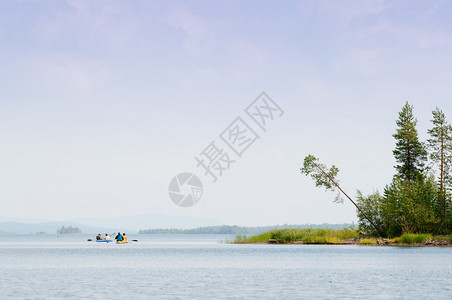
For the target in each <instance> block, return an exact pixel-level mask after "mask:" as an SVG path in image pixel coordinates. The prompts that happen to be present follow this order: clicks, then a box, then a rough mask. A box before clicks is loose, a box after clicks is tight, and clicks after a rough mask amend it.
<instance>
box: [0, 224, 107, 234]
mask: <svg viewBox="0 0 452 300" xmlns="http://www.w3.org/2000/svg"><path fill="white" fill-rule="evenodd" d="M62 226H65V227H73V228H79V229H80V230H81V231H82V232H83V233H91V234H97V233H112V232H114V230H113V229H112V228H102V227H91V226H87V225H84V224H78V223H72V222H46V223H37V224H28V223H19V222H2V223H0V232H2V233H3V234H36V233H38V234H44V233H47V234H55V233H57V232H58V230H59V229H60V228H61V227H62Z"/></svg>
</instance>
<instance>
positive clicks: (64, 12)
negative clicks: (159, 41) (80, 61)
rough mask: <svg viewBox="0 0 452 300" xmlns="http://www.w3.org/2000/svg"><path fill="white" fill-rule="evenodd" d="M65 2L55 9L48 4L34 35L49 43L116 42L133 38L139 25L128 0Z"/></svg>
mask: <svg viewBox="0 0 452 300" xmlns="http://www.w3.org/2000/svg"><path fill="white" fill-rule="evenodd" d="M64 3H65V6H63V7H58V8H53V9H52V10H51V9H50V8H49V7H48V12H47V13H46V14H45V15H42V17H41V18H40V19H39V20H38V21H37V22H36V24H35V26H34V28H33V35H34V36H35V37H37V38H38V39H39V40H41V41H43V42H47V43H54V42H56V43H58V42H63V43H67V42H71V43H76V44H77V46H80V45H90V44H92V43H96V44H97V45H102V44H106V45H107V46H117V45H121V44H124V43H127V42H128V41H130V39H131V38H132V37H133V36H134V33H135V32H136V31H137V30H138V29H139V24H138V21H137V20H136V18H135V17H134V12H133V11H132V8H131V6H130V5H129V4H128V3H127V2H122V1H106V0H97V1H89V0H80V1H74V0H66V1H65V2H64Z"/></svg>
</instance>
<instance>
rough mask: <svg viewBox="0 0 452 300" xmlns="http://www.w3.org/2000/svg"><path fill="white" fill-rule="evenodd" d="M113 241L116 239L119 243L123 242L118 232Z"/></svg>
mask: <svg viewBox="0 0 452 300" xmlns="http://www.w3.org/2000/svg"><path fill="white" fill-rule="evenodd" d="M115 239H116V240H117V241H118V242H121V241H122V240H123V238H122V234H121V232H118V235H117V236H116V237H115Z"/></svg>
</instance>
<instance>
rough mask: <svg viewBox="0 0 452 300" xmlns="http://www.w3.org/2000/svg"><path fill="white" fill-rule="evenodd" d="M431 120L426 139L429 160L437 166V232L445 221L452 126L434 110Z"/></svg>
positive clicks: (451, 153)
mask: <svg viewBox="0 0 452 300" xmlns="http://www.w3.org/2000/svg"><path fill="white" fill-rule="evenodd" d="M432 113H433V119H432V120H431V122H432V124H433V128H432V129H429V130H428V133H429V134H430V136H431V138H430V139H428V144H429V148H430V150H431V153H430V159H431V160H432V161H433V162H434V163H436V164H438V165H439V171H440V175H439V186H440V187H439V199H440V216H441V225H440V227H439V229H438V232H440V231H441V230H442V227H443V226H444V222H445V219H446V208H445V206H446V205H445V202H446V199H448V198H449V197H448V195H447V194H448V193H447V191H448V190H449V189H450V183H451V181H450V178H451V174H450V170H451V165H452V161H451V160H452V126H451V125H450V124H448V123H447V120H446V116H445V115H444V113H443V112H442V111H441V110H440V109H439V108H436V110H434V111H433V112H432Z"/></svg>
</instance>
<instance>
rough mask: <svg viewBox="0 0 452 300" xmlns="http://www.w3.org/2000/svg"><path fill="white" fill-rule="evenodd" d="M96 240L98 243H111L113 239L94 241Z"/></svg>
mask: <svg viewBox="0 0 452 300" xmlns="http://www.w3.org/2000/svg"><path fill="white" fill-rule="evenodd" d="M96 242H98V243H111V242H113V240H99V241H96Z"/></svg>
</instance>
